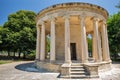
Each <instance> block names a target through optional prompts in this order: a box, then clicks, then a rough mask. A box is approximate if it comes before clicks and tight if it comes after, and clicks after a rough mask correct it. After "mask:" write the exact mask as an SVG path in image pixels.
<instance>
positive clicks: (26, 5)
mask: <svg viewBox="0 0 120 80" xmlns="http://www.w3.org/2000/svg"><path fill="white" fill-rule="evenodd" d="M66 2H84V3H91V4H95V5H98V6H101V7H103V8H105V9H106V10H107V11H108V13H109V15H112V14H115V13H117V12H118V11H120V9H118V8H116V7H115V5H117V4H118V3H119V2H120V0H0V25H3V24H4V23H5V22H6V21H7V17H8V15H9V14H12V13H15V12H16V11H18V10H30V11H34V12H35V13H38V12H39V11H41V10H42V9H44V8H46V7H49V6H52V5H54V4H59V3H66Z"/></svg>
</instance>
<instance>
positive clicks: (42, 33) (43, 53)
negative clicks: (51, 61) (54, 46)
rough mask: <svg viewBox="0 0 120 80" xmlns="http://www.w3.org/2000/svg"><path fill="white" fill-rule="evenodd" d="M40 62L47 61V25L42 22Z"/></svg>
mask: <svg viewBox="0 0 120 80" xmlns="http://www.w3.org/2000/svg"><path fill="white" fill-rule="evenodd" d="M40 60H45V25H44V22H42V26H41V52H40Z"/></svg>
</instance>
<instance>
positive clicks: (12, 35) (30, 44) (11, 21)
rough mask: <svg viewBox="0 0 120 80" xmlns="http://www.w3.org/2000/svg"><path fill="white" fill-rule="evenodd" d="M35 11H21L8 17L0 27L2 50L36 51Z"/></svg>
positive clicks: (0, 45)
mask: <svg viewBox="0 0 120 80" xmlns="http://www.w3.org/2000/svg"><path fill="white" fill-rule="evenodd" d="M35 16H36V14H35V13H34V12H33V11H26V10H20V11H17V12H16V13H12V14H10V15H9V16H8V21H7V22H5V24H4V25H3V27H0V48H1V49H0V50H6V51H8V53H9V52H19V53H21V52H22V53H27V52H29V51H31V50H35V45H36V44H35V43H36V27H35Z"/></svg>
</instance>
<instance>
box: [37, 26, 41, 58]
mask: <svg viewBox="0 0 120 80" xmlns="http://www.w3.org/2000/svg"><path fill="white" fill-rule="evenodd" d="M36 60H40V26H39V25H37V40H36Z"/></svg>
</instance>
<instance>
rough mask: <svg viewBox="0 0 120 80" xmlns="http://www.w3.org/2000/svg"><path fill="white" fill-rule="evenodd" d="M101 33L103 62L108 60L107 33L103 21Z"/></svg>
mask: <svg viewBox="0 0 120 80" xmlns="http://www.w3.org/2000/svg"><path fill="white" fill-rule="evenodd" d="M101 33H102V54H103V60H104V61H106V60H107V43H106V32H105V22H104V21H102V26H101Z"/></svg>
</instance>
